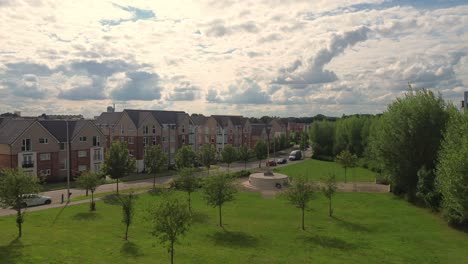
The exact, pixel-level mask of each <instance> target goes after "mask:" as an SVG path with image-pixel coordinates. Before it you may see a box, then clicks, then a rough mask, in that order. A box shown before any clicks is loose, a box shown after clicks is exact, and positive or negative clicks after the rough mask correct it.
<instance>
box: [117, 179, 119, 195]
mask: <svg viewBox="0 0 468 264" xmlns="http://www.w3.org/2000/svg"><path fill="white" fill-rule="evenodd" d="M117 194H119V178H117Z"/></svg>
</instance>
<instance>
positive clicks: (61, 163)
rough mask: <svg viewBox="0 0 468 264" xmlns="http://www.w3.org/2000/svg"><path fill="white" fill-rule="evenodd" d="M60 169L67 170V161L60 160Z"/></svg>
mask: <svg viewBox="0 0 468 264" xmlns="http://www.w3.org/2000/svg"><path fill="white" fill-rule="evenodd" d="M60 169H61V170H66V169H67V160H62V161H61V162H60Z"/></svg>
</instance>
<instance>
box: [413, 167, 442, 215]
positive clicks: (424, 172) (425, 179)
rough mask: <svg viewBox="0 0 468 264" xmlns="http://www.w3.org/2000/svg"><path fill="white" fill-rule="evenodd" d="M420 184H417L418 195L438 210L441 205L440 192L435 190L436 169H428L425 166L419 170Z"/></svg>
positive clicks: (428, 205) (432, 208)
mask: <svg viewBox="0 0 468 264" xmlns="http://www.w3.org/2000/svg"><path fill="white" fill-rule="evenodd" d="M417 174H418V185H417V186H416V190H417V192H416V197H418V198H419V199H420V200H422V201H423V202H424V203H425V204H426V206H427V207H429V208H431V210H432V211H434V212H435V211H437V210H438V209H439V206H440V199H441V197H440V193H439V192H437V190H435V186H434V184H435V176H436V174H435V171H434V170H428V169H426V167H425V166H423V167H422V168H421V169H420V170H419V171H418V173H417Z"/></svg>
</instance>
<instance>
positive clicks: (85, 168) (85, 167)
mask: <svg viewBox="0 0 468 264" xmlns="http://www.w3.org/2000/svg"><path fill="white" fill-rule="evenodd" d="M87 169H88V167H87V166H86V165H79V166H78V171H79V172H83V171H86V170H87Z"/></svg>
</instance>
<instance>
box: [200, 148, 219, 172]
mask: <svg viewBox="0 0 468 264" xmlns="http://www.w3.org/2000/svg"><path fill="white" fill-rule="evenodd" d="M199 156H200V161H201V163H202V164H203V166H205V168H206V169H207V170H208V174H210V167H211V165H212V164H214V163H215V162H216V149H215V147H214V146H213V145H211V144H205V145H203V147H202V149H201V152H200V154H199Z"/></svg>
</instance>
